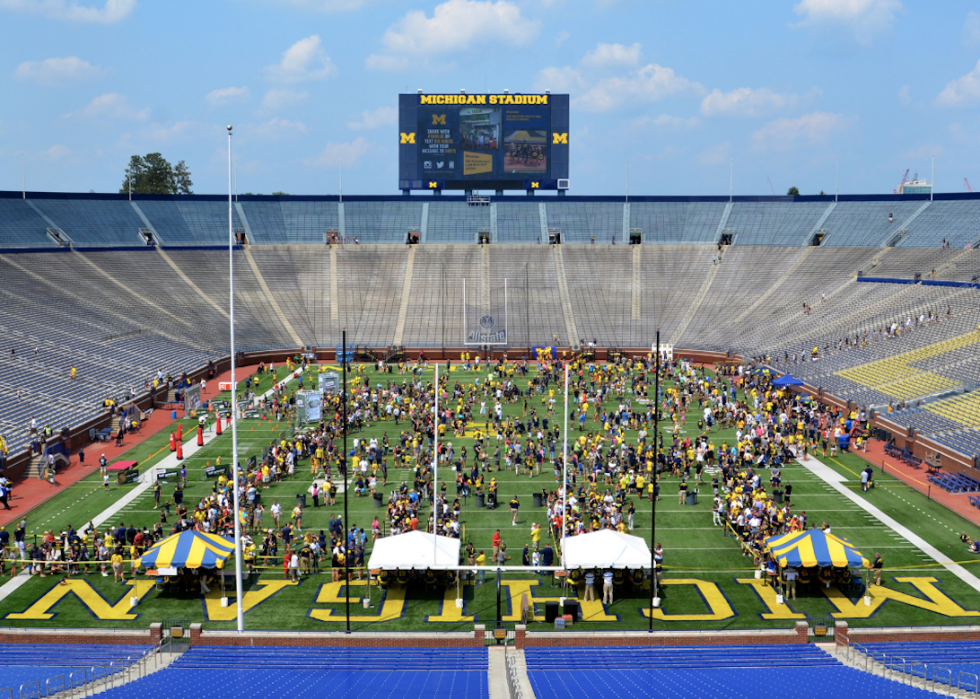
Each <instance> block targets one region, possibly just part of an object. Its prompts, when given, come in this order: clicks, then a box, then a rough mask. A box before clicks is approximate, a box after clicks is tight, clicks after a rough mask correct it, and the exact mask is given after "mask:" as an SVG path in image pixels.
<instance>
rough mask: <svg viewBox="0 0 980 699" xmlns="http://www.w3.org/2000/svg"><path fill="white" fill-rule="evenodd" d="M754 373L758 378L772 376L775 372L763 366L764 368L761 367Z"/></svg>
mask: <svg viewBox="0 0 980 699" xmlns="http://www.w3.org/2000/svg"><path fill="white" fill-rule="evenodd" d="M752 373H753V374H755V375H756V376H772V373H773V372H772V369H770V368H769V367H767V366H763V367H759V368H758V369H756V370H755V371H753V372H752Z"/></svg>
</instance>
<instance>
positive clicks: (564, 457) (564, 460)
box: [561, 362, 568, 568]
mask: <svg viewBox="0 0 980 699" xmlns="http://www.w3.org/2000/svg"><path fill="white" fill-rule="evenodd" d="M562 436H563V437H564V440H563V443H562V449H561V452H562V453H561V480H562V503H561V563H562V567H563V568H564V567H565V538H566V532H567V531H568V527H567V526H566V522H567V519H568V362H565V428H564V429H563V430H562Z"/></svg>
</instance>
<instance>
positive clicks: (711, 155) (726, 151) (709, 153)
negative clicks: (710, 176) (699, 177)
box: [698, 141, 732, 165]
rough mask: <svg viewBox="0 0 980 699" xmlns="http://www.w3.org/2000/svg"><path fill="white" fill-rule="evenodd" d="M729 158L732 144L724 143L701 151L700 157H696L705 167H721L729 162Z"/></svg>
mask: <svg viewBox="0 0 980 699" xmlns="http://www.w3.org/2000/svg"><path fill="white" fill-rule="evenodd" d="M731 157H732V144H731V143H729V142H728V141H725V142H724V143H719V144H718V145H715V146H711V147H710V148H708V149H706V150H704V151H702V152H701V155H700V156H698V160H700V161H701V162H702V163H704V164H705V165H722V164H724V163H727V162H728V161H729V160H731Z"/></svg>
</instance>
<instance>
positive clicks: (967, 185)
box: [963, 177, 973, 194]
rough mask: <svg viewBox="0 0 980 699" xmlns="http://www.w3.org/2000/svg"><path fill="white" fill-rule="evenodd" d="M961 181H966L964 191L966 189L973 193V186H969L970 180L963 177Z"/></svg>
mask: <svg viewBox="0 0 980 699" xmlns="http://www.w3.org/2000/svg"><path fill="white" fill-rule="evenodd" d="M963 181H964V182H966V191H968V192H969V193H970V194H973V187H971V186H970V180H968V179H966V178H965V177H964V178H963Z"/></svg>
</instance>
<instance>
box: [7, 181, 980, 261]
mask: <svg viewBox="0 0 980 699" xmlns="http://www.w3.org/2000/svg"><path fill="white" fill-rule="evenodd" d="M978 216H980V197H974V196H972V195H938V196H937V198H936V200H935V201H929V200H928V199H927V198H925V197H917V196H894V197H866V198H862V197H860V196H849V197H842V198H841V200H840V201H834V198H833V197H797V198H795V199H790V198H786V197H738V198H735V199H734V200H733V201H728V199H727V198H724V197H702V198H694V197H680V198H677V199H674V200H671V199H668V198H653V197H633V198H632V199H628V200H627V199H625V198H618V197H537V198H535V199H530V198H522V197H517V196H506V197H492V198H489V202H488V203H487V205H483V206H471V205H469V204H468V203H467V200H466V198H465V197H461V196H444V197H439V198H434V197H424V196H418V197H404V196H401V197H399V196H388V197H385V196H347V197H344V198H343V199H342V200H341V198H339V197H336V196H319V197H317V196H308V197H304V196H253V195H246V196H241V197H236V200H235V202H234V207H233V227H234V228H236V229H243V230H246V231H247V232H248V233H250V237H251V239H252V242H253V243H256V244H262V245H288V244H310V243H313V244H317V243H322V242H324V238H325V232H326V231H328V230H334V231H337V232H338V233H339V234H340V235H341V237H343V236H347V237H350V238H353V237H355V236H356V237H357V238H358V239H359V241H360V242H361V243H403V242H405V239H406V235H407V232H408V230H409V229H417V230H419V231H420V232H421V234H422V236H421V237H422V242H423V243H436V244H439V243H472V242H475V241H476V233H477V231H478V230H483V229H486V230H488V231H491V232H492V234H493V236H495V242H501V243H528V244H530V243H538V242H542V243H543V242H546V240H545V236H546V235H547V231H549V230H551V229H556V230H559V231H561V234H562V240H563V242H564V243H571V244H589V243H591V242H592V240H593V239H595V241H596V242H597V243H600V244H608V243H611V242H612V241H613V240H615V241H616V242H617V243H620V244H625V243H626V242H628V238H629V231H630V230H634V229H635V230H638V231H640V232H641V233H642V235H643V242H644V243H645V244H685V245H713V244H716V243H718V242H719V239H720V237H721V235H722V234H728V235H729V236H731V238H732V240H733V242H734V244H735V245H736V246H738V245H748V246H755V245H776V246H797V247H805V246H807V245H809V244H810V243H811V241H812V240H813V236H814V235H816V234H819V235H821V236H822V237H823V243H822V244H823V245H828V246H832V247H838V246H844V247H883V246H885V245H896V246H898V247H900V248H903V247H913V248H939V247H940V243H941V241H942V240H943V239H945V240H947V241H948V242H949V243H950V245H951V246H952V247H953V248H956V249H960V250H962V249H963V248H965V247H966V246H967V245H968V244H974V243H976V242H977V239H978V237H980V236H978V234H977V230H976V226H975V221H976V220H977V218H978ZM48 228H56V229H60V230H62V231H64V232H65V233H66V234H67V235H68V237H69V238H70V239H71V240H72V241H73V242H74V244H75V245H76V246H114V247H118V246H131V245H138V244H140V237H139V235H138V231H139V229H142V228H148V229H150V230H152V231H154V232H155V233H156V234H157V236H158V239H159V240H160V241H161V242H162V243H163V244H164V245H170V246H178V245H221V244H223V243H225V242H226V241H227V230H228V202H227V198H226V197H223V196H221V195H187V196H152V195H134V196H133V198H132V200H130V199H129V197H128V196H127V195H125V194H117V195H112V194H108V195H97V194H88V195H85V194H71V195H69V194H52V193H32V192H28V193H27V197H26V198H22V195H21V193H20V192H0V247H4V248H6V247H38V246H52V247H53V246H55V245H56V243H55V241H53V240H51V239H49V238H48V236H47V234H46V231H47V229H48Z"/></svg>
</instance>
